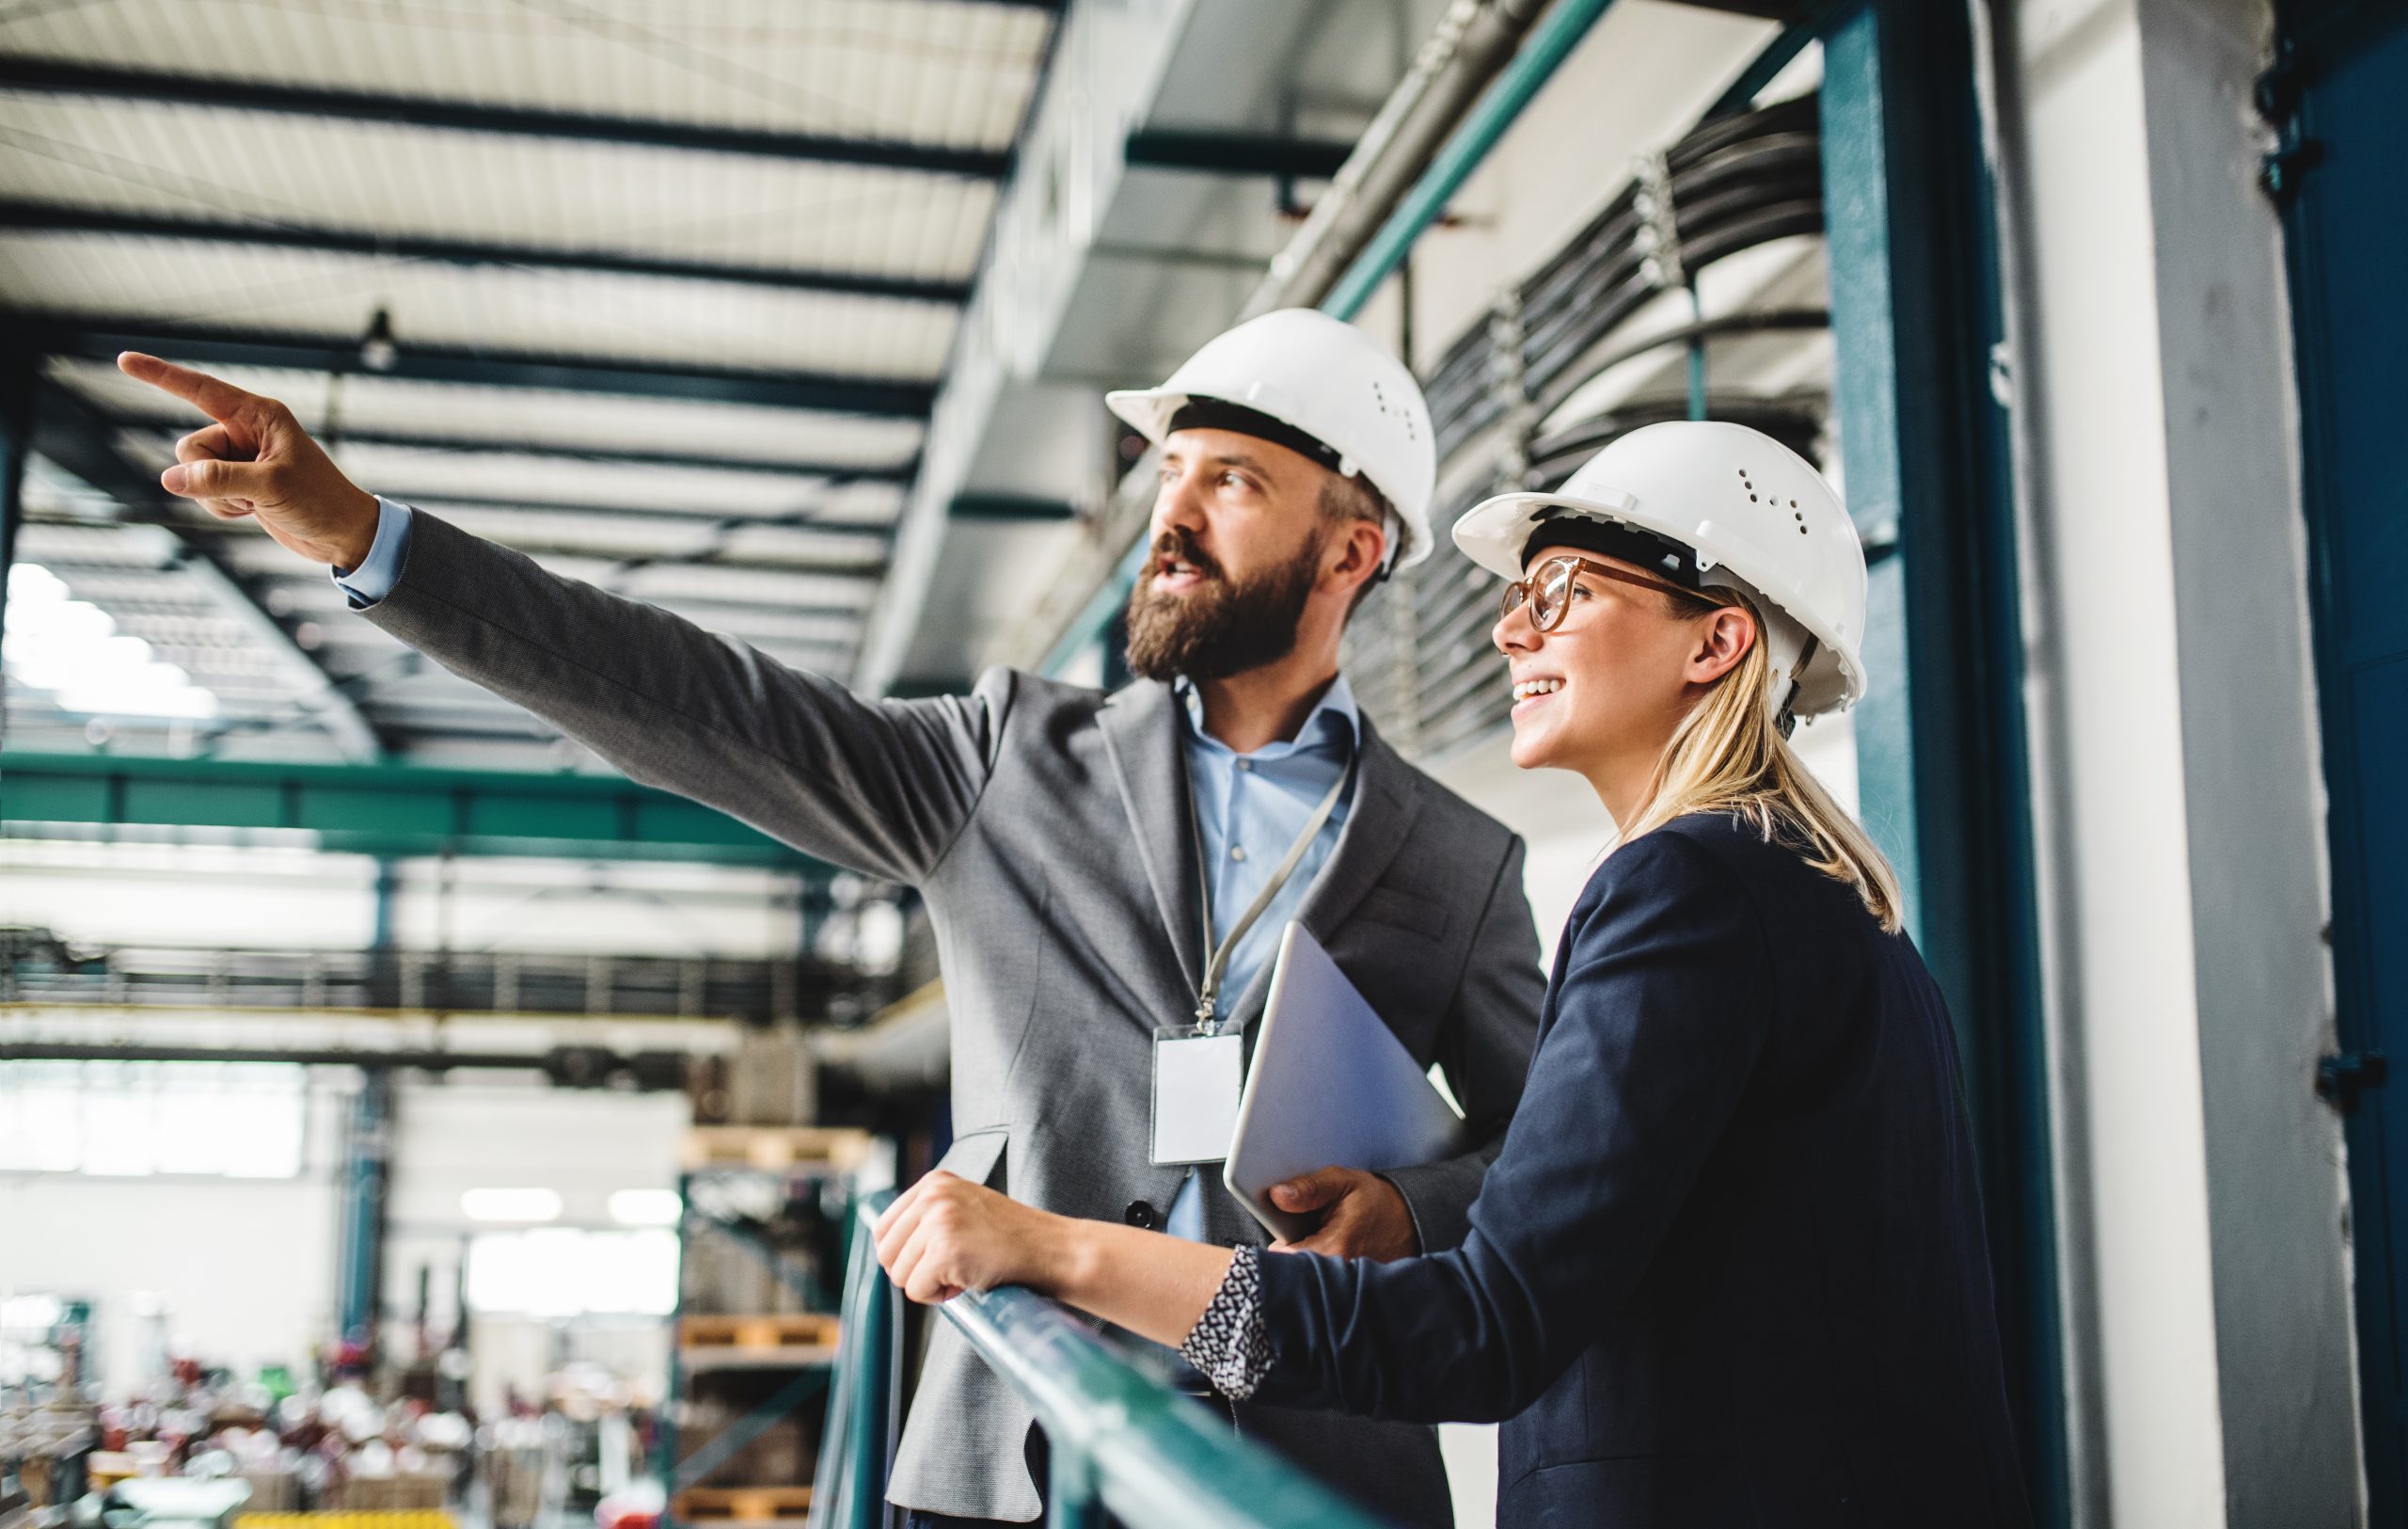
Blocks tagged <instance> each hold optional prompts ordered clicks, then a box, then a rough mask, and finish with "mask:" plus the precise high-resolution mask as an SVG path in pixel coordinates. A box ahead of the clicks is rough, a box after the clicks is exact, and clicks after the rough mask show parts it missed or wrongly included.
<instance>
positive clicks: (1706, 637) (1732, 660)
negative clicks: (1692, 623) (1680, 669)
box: [1688, 605, 1764, 685]
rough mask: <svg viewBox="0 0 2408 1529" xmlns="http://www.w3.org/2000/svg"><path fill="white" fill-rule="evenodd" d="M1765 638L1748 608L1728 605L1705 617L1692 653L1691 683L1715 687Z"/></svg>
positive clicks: (1689, 664) (1689, 677)
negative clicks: (1717, 681)
mask: <svg viewBox="0 0 2408 1529" xmlns="http://www.w3.org/2000/svg"><path fill="white" fill-rule="evenodd" d="M1763 636H1764V634H1763V633H1762V632H1760V631H1758V630H1757V629H1756V618H1755V617H1754V616H1751V615H1750V614H1749V613H1748V612H1747V608H1746V607H1745V606H1738V605H1725V606H1722V607H1720V608H1719V609H1718V610H1716V611H1714V612H1713V613H1710V614H1708V615H1706V616H1704V617H1703V618H1701V619H1700V621H1699V622H1698V637H1697V645H1696V646H1695V647H1693V648H1692V649H1690V651H1689V662H1688V681H1689V683H1690V684H1692V685H1711V684H1712V683H1714V682H1715V681H1716V680H1718V679H1719V678H1721V677H1723V676H1724V675H1727V674H1729V673H1730V672H1731V671H1732V670H1733V669H1735V668H1736V667H1738V664H1739V661H1740V660H1741V659H1744V658H1746V657H1747V656H1748V649H1749V648H1751V647H1752V646H1753V645H1755V644H1756V643H1757V642H1759V641H1761V640H1762V638H1763Z"/></svg>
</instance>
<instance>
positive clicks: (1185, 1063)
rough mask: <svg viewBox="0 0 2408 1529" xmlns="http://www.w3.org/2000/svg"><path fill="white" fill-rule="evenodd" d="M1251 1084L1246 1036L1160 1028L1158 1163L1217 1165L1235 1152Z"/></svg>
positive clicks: (1156, 1118)
mask: <svg viewBox="0 0 2408 1529" xmlns="http://www.w3.org/2000/svg"><path fill="white" fill-rule="evenodd" d="M1244 1087H1245V1037H1244V1036H1243V1035H1238V1034H1222V1035H1205V1034H1203V1033H1202V1032H1200V1031H1198V1030H1197V1029H1196V1027H1194V1026H1181V1027H1177V1028H1172V1029H1164V1030H1156V1031H1155V1032H1154V1154H1153V1159H1154V1165H1155V1166H1156V1167H1158V1168H1161V1167H1168V1166H1171V1165H1173V1164H1180V1163H1217V1162H1220V1161H1222V1160H1223V1159H1224V1158H1226V1157H1228V1155H1229V1138H1230V1137H1231V1136H1232V1135H1233V1134H1234V1133H1235V1132H1236V1131H1237V1128H1238V1097H1239V1095H1240V1094H1241V1093H1242V1092H1243V1091H1244Z"/></svg>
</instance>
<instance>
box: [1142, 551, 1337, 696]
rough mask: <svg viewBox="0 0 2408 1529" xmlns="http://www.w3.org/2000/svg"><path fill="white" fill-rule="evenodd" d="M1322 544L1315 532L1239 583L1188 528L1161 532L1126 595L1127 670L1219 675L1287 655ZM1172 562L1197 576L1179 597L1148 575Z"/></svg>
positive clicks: (1154, 675)
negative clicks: (1196, 582) (1298, 546)
mask: <svg viewBox="0 0 2408 1529" xmlns="http://www.w3.org/2000/svg"><path fill="white" fill-rule="evenodd" d="M1321 550H1322V549H1321V538H1320V537H1318V536H1308V537H1307V538H1306V540H1305V545H1304V546H1303V547H1302V548H1301V549H1298V550H1297V552H1296V555H1295V556H1294V557H1291V558H1290V559H1289V560H1288V561H1287V562H1285V563H1283V564H1280V565H1277V566H1276V567H1273V568H1270V569H1267V570H1266V571H1264V572H1263V573H1261V574H1259V575H1257V576H1256V577H1255V578H1254V579H1252V580H1251V581H1247V582H1245V583H1243V584H1240V583H1233V582H1231V581H1229V580H1228V577H1227V576H1226V575H1224V574H1223V573H1222V572H1221V566H1220V565H1219V564H1218V563H1215V562H1214V561H1212V559H1211V558H1209V557H1207V556H1206V555H1205V554H1204V552H1203V551H1202V549H1199V548H1197V547H1196V544H1195V541H1194V539H1193V538H1192V537H1191V536H1190V535H1189V534H1188V533H1186V532H1184V531H1182V530H1180V529H1178V528H1176V527H1174V528H1172V529H1170V530H1167V531H1164V533H1163V534H1161V535H1160V536H1158V537H1156V538H1155V539H1154V552H1153V556H1151V557H1149V558H1148V559H1147V560H1146V566H1145V570H1144V571H1143V572H1142V573H1140V574H1139V575H1138V577H1137V587H1136V588H1135V589H1134V590H1133V591H1131V592H1130V596H1129V668H1130V671H1131V672H1132V673H1133V674H1137V675H1141V676H1143V677H1146V678H1148V679H1161V680H1169V679H1174V678H1177V677H1180V676H1181V675H1184V676H1186V677H1188V678H1190V679H1226V678H1228V677H1229V676H1231V675H1238V674H1244V673H1245V672H1246V671H1247V670H1249V669H1259V668H1260V667H1262V666H1263V665H1264V664H1266V663H1276V662H1278V661H1280V660H1281V659H1284V658H1286V657H1287V656H1288V655H1289V654H1290V653H1291V652H1293V651H1294V650H1295V646H1296V623H1297V622H1298V621H1299V620H1301V619H1302V618H1303V616H1304V613H1305V601H1306V600H1307V599H1308V598H1310V597H1311V596H1312V592H1313V580H1314V578H1315V577H1316V575H1317V574H1318V573H1319V571H1320V564H1321ZM1174 561H1176V562H1180V563H1184V564H1186V565H1188V566H1190V567H1192V568H1194V569H1195V570H1196V572H1197V573H1199V574H1201V575H1202V576H1203V580H1204V581H1203V582H1202V583H1201V584H1199V585H1198V586H1197V587H1196V589H1195V590H1194V591H1193V592H1191V593H1189V594H1186V595H1162V594H1157V593H1155V591H1154V576H1155V575H1156V574H1158V573H1160V572H1161V571H1162V569H1163V565H1164V564H1165V563H1169V562H1174Z"/></svg>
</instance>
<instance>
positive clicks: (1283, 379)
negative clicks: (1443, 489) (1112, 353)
mask: <svg viewBox="0 0 2408 1529" xmlns="http://www.w3.org/2000/svg"><path fill="white" fill-rule="evenodd" d="M1194 399H1212V400H1215V401H1217V402H1220V403H1224V404H1236V405H1240V406H1244V407H1245V408H1250V409H1253V410H1255V411H1256V412H1258V413H1261V414H1268V415H1270V416H1271V417H1272V418H1273V419H1275V420H1277V421H1278V422H1281V423H1282V424H1286V425H1289V426H1291V427H1292V428H1294V429H1297V430H1300V431H1302V432H1304V433H1305V434H1306V435H1307V436H1310V437H1311V438H1313V439H1315V440H1317V441H1319V442H1321V443H1322V444H1323V445H1324V446H1327V447H1328V448H1329V449H1330V450H1331V451H1333V452H1336V453H1337V454H1338V455H1339V464H1338V470H1339V473H1341V474H1345V475H1352V474H1355V473H1360V474H1362V476H1363V477H1364V478H1365V479H1366V480H1368V481H1369V482H1370V485H1371V486H1372V487H1374V488H1376V489H1378V490H1379V491H1380V495H1381V497H1382V498H1384V499H1386V501H1387V502H1388V508H1389V509H1390V510H1392V511H1393V512H1394V515H1393V518H1392V519H1393V522H1394V523H1392V524H1391V525H1390V526H1389V528H1388V557H1387V561H1388V565H1390V566H1392V567H1401V568H1409V567H1411V566H1413V565H1415V564H1417V563H1418V562H1420V561H1421V560H1422V559H1423V558H1425V557H1428V556H1429V555H1430V548H1431V543H1432V537H1431V534H1430V501H1431V498H1432V496H1433V495H1434V493H1435V492H1436V487H1437V475H1438V454H1437V450H1436V446H1435V444H1434V438H1433V436H1432V432H1431V428H1430V406H1429V404H1428V403H1427V402H1425V401H1424V400H1423V398H1422V396H1421V385H1420V384H1419V383H1418V382H1416V381H1415V380H1414V378H1413V374H1412V373H1411V372H1409V371H1407V370H1406V369H1405V366H1404V363H1402V361H1399V360H1398V359H1397V358H1395V357H1394V356H1391V355H1389V354H1388V352H1387V351H1386V348H1384V347H1383V346H1382V345H1381V344H1380V343H1379V342H1377V341H1374V340H1373V339H1372V338H1371V337H1370V336H1369V335H1367V334H1365V333H1364V332H1363V331H1362V330H1360V329H1357V328H1355V327H1354V326H1353V325H1351V324H1346V323H1342V322H1341V321H1339V320H1338V319H1334V318H1331V317H1330V316H1329V315H1328V314H1326V313H1323V312H1320V311H1317V310H1314V309H1309V308H1283V309H1280V310H1278V311H1275V312H1270V313H1265V314H1263V315H1261V316H1260V317H1259V318H1252V319H1248V320H1246V321H1245V322H1244V324H1241V325H1239V326H1238V327H1236V328H1234V329H1231V330H1229V331H1228V332H1227V333H1225V334H1222V335H1220V336H1218V337H1217V338H1215V339H1213V340H1211V341H1209V342H1206V343H1205V345H1204V348H1203V349H1201V350H1199V351H1197V352H1196V354H1195V355H1193V356H1191V357H1189V358H1187V362H1186V364H1185V365H1183V366H1181V367H1180V369H1179V370H1178V371H1176V372H1174V373H1172V374H1170V379H1169V380H1168V381H1166V382H1164V384H1163V385H1162V386H1161V387H1159V388H1145V389H1134V390H1122V391H1118V392H1109V393H1106V394H1104V395H1103V401H1104V403H1105V405H1106V406H1109V407H1110V408H1111V410H1112V412H1113V413H1115V414H1117V415H1119V416H1120V417H1121V418H1122V419H1123V420H1126V421H1128V422H1129V424H1130V427H1131V428H1132V429H1134V430H1135V431H1136V432H1137V433H1138V434H1139V435H1142V436H1144V437H1145V438H1147V439H1148V440H1150V441H1152V442H1153V443H1154V444H1155V445H1157V446H1159V445H1161V444H1162V443H1163V438H1164V436H1165V435H1167V434H1169V432H1170V422H1171V418H1172V416H1174V415H1176V414H1177V413H1178V412H1179V411H1180V409H1181V408H1182V407H1184V406H1186V405H1187V404H1188V403H1189V402H1190V401H1191V400H1194Z"/></svg>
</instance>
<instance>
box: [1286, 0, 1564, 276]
mask: <svg viewBox="0 0 2408 1529" xmlns="http://www.w3.org/2000/svg"><path fill="white" fill-rule="evenodd" d="M1544 8H1545V0H1498V3H1481V0H1455V3H1454V4H1453V5H1452V6H1450V7H1449V8H1447V13H1446V14H1445V15H1444V16H1441V17H1440V18H1439V19H1438V24H1437V25H1436V26H1434V27H1433V28H1432V29H1431V32H1430V36H1429V38H1428V39H1427V40H1424V41H1423V42H1422V44H1421V48H1420V50H1419V52H1418V53H1417V54H1416V55H1415V56H1414V60H1413V66H1412V68H1411V69H1410V70H1409V71H1407V72H1406V74H1405V76H1404V78H1403V80H1402V81H1401V82H1400V83H1399V84H1398V86H1397V88H1395V89H1394V90H1392V91H1390V92H1389V93H1388V98H1387V100H1386V102H1385V103H1383V104H1381V107H1380V112H1379V115H1378V116H1377V117H1374V118H1372V119H1371V125H1370V127H1368V128H1365V129H1364V130H1363V136H1362V137H1361V138H1360V139H1359V140H1357V141H1356V143H1355V151H1354V152H1353V153H1351V154H1349V155H1347V157H1346V163H1345V164H1343V165H1342V166H1340V167H1339V171H1338V175H1337V178H1336V179H1335V180H1333V181H1332V182H1331V183H1330V185H1329V189H1328V190H1327V191H1325V192H1323V194H1322V196H1321V198H1320V199H1318V200H1317V201H1316V202H1315V203H1314V204H1313V210H1312V215H1311V216H1309V217H1307V218H1306V219H1305V225H1304V227H1303V228H1300V229H1298V230H1297V231H1296V233H1295V237H1293V238H1291V239H1290V240H1289V241H1288V247H1286V248H1285V249H1282V250H1281V251H1280V252H1279V253H1278V254H1277V255H1276V256H1275V257H1273V259H1272V262H1271V269H1270V271H1269V272H1268V273H1267V274H1266V275H1265V276H1264V277H1263V279H1262V281H1261V282H1260V284H1259V285H1258V286H1257V287H1256V288H1255V290H1254V292H1253V293H1252V294H1251V295H1249V296H1248V297H1247V298H1246V301H1245V306H1244V308H1243V309H1241V310H1240V311H1239V317H1240V318H1242V319H1244V318H1253V317H1254V316H1256V315H1257V314H1259V313H1267V312H1269V311H1272V310H1273V309H1275V308H1294V307H1298V306H1300V305H1304V304H1309V303H1315V302H1319V301H1320V300H1321V298H1322V296H1323V294H1325V293H1326V292H1327V291H1328V290H1329V288H1330V287H1331V286H1332V285H1333V284H1334V283H1335V282H1336V281H1337V280H1338V279H1339V276H1340V275H1341V274H1343V273H1344V271H1345V270H1346V267H1347V265H1348V263H1350V262H1352V261H1353V260H1354V259H1355V256H1356V255H1357V254H1359V253H1360V252H1361V251H1362V248H1363V246H1364V244H1365V243H1366V242H1367V241H1368V240H1370V237H1371V235H1372V234H1373V233H1374V232H1375V231H1378V229H1379V227H1380V222H1381V219H1383V218H1384V217H1386V215H1387V213H1388V211H1389V210H1390V209H1391V208H1393V207H1394V206H1395V205H1396V204H1397V201H1398V199H1400V198H1402V196H1403V195H1404V193H1405V189H1406V187H1407V186H1408V185H1409V184H1410V183H1411V182H1412V178H1413V177H1414V176H1415V175H1417V174H1418V173H1419V172H1420V170H1421V167H1422V166H1424V165H1426V164H1427V163H1429V161H1430V157H1431V155H1432V154H1434V152H1436V151H1437V149H1438V145H1439V143H1440V141H1441V140H1443V139H1444V138H1445V137H1446V135H1448V134H1449V133H1450V132H1451V131H1453V129H1454V127H1455V124H1456V123H1458V122H1460V121H1461V120H1462V119H1463V116H1464V113H1465V111H1466V110H1468V109H1469V108H1470V106H1471V104H1472V102H1473V100H1474V99H1475V98H1476V97H1477V96H1478V95H1479V93H1480V90H1481V87H1483V86H1485V85H1486V84H1487V83H1488V82H1489V81H1490V80H1491V79H1492V78H1494V77H1495V76H1496V74H1497V71H1498V70H1500V69H1502V68H1504V67H1505V64H1506V62H1507V61H1508V60H1509V59H1511V58H1512V57H1513V50H1514V49H1515V48H1516V47H1517V46H1518V45H1519V44H1520V43H1521V40H1522V37H1523V34H1524V33H1526V32H1528V31H1529V28H1530V23H1531V22H1532V21H1534V20H1535V19H1536V18H1537V16H1538V14H1539V12H1540V11H1541V10H1542V9H1544Z"/></svg>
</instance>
